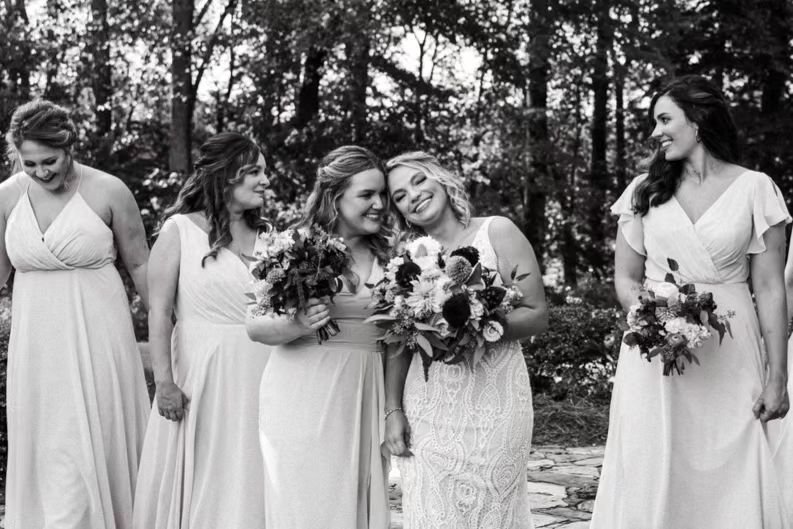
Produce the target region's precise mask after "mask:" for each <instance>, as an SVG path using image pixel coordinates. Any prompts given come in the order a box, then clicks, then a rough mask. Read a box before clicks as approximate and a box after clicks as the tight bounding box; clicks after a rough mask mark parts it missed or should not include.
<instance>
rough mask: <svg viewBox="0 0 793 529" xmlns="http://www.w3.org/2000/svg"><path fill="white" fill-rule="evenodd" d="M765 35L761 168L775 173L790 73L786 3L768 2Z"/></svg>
mask: <svg viewBox="0 0 793 529" xmlns="http://www.w3.org/2000/svg"><path fill="white" fill-rule="evenodd" d="M763 3H764V4H766V9H767V12H768V15H767V20H768V32H769V33H770V37H771V40H772V41H773V48H772V49H771V51H770V53H771V57H770V61H769V62H770V67H769V68H768V69H767V70H766V72H765V78H764V82H763V92H762V98H761V107H760V113H761V115H762V119H763V121H764V122H765V124H766V130H765V134H764V135H763V157H762V161H761V163H762V169H763V170H764V171H766V172H768V173H770V174H778V173H779V172H780V171H782V170H783V168H781V167H778V162H777V160H778V158H779V155H780V154H782V152H783V151H784V150H785V149H787V148H788V142H787V141H786V136H787V135H786V133H785V130H786V128H787V127H785V124H784V123H782V122H781V121H782V119H783V110H784V106H785V105H784V100H785V94H786V92H787V88H786V85H787V80H788V76H789V72H790V63H791V58H790V55H791V50H790V39H791V37H792V36H793V35H791V30H790V25H789V20H790V12H789V9H790V8H789V7H788V4H787V1H786V0H768V1H767V2H763Z"/></svg>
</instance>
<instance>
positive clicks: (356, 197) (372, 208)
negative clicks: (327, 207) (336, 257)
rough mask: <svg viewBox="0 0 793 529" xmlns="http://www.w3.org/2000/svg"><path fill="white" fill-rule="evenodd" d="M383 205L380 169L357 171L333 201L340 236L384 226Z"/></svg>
mask: <svg viewBox="0 0 793 529" xmlns="http://www.w3.org/2000/svg"><path fill="white" fill-rule="evenodd" d="M385 207H386V198H385V176H383V173H382V172H381V171H380V170H379V169H367V170H366V171H361V172H360V173H356V174H354V175H353V176H352V177H350V182H349V185H348V186H347V189H345V190H344V192H343V193H342V195H341V196H340V197H339V198H338V199H337V201H336V210H337V211H338V213H339V216H338V220H337V225H336V231H337V232H338V234H339V235H341V236H342V237H352V236H356V235H371V234H374V233H377V232H378V231H380V228H381V227H382V225H383V214H384V213H385Z"/></svg>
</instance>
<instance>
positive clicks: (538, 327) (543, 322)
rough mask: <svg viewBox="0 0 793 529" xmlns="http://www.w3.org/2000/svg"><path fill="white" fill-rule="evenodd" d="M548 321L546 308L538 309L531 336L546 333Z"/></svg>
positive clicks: (544, 306)
mask: <svg viewBox="0 0 793 529" xmlns="http://www.w3.org/2000/svg"><path fill="white" fill-rule="evenodd" d="M549 319H550V318H549V315H548V306H547V305H543V306H542V307H539V308H538V309H537V316H536V324H535V326H534V332H533V333H532V334H540V333H543V332H545V331H547V330H548V322H549Z"/></svg>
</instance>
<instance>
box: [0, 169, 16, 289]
mask: <svg viewBox="0 0 793 529" xmlns="http://www.w3.org/2000/svg"><path fill="white" fill-rule="evenodd" d="M16 182H17V177H16V176H12V177H11V178H9V179H7V180H6V181H4V182H2V183H0V289H1V288H3V286H4V285H5V284H6V281H8V277H9V276H10V275H11V269H12V268H13V267H12V266H11V260H10V259H9V258H8V252H7V251H6V224H7V221H8V216H9V215H10V214H11V210H12V209H13V208H14V205H16V203H17V201H18V200H19V195H20V189H19V186H18V185H17V183H16Z"/></svg>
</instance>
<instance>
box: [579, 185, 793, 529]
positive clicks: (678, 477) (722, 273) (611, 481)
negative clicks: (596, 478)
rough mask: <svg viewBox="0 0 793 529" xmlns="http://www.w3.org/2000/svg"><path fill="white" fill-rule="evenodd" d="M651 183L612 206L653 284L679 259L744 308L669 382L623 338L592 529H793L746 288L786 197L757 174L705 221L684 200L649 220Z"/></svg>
mask: <svg viewBox="0 0 793 529" xmlns="http://www.w3.org/2000/svg"><path fill="white" fill-rule="evenodd" d="M641 178H643V177H641V176H640V177H638V178H637V179H635V180H634V181H633V182H632V183H631V184H630V185H629V186H628V188H627V189H626V190H625V192H624V193H623V195H622V196H621V197H620V199H619V200H618V201H617V202H616V203H615V204H614V205H613V206H612V209H611V211H612V213H614V214H616V215H619V229H620V230H622V233H623V235H624V236H625V239H626V241H627V242H628V244H629V245H630V246H631V247H632V248H633V249H634V250H636V251H637V252H638V253H640V254H642V255H645V256H646V261H645V276H646V284H647V285H648V286H650V287H652V286H653V285H655V284H657V283H658V282H659V281H663V279H664V277H665V275H666V274H667V273H669V272H671V270H669V266H668V264H667V259H668V258H671V259H674V260H676V261H677V263H678V264H679V270H678V271H677V272H675V273H674V274H675V276H676V280H677V282H678V283H695V284H696V287H697V291H698V292H712V293H713V297H714V300H715V302H716V304H717V305H718V309H717V312H718V313H720V314H726V313H727V312H728V311H734V313H735V315H734V316H733V317H732V318H731V319H730V325H731V327H732V338H730V337H729V335H727V336H725V337H724V341H723V343H722V344H721V345H720V346H719V344H718V336H714V337H712V338H711V339H710V340H708V341H707V342H706V343H705V344H704V345H703V346H702V347H701V348H699V349H697V350H696V355H697V357H698V358H699V361H700V363H701V365H696V364H694V365H690V366H689V367H688V368H687V369H686V371H685V373H684V374H683V375H679V376H678V375H674V376H668V377H665V376H663V375H662V363H661V362H660V361H658V359H657V358H656V359H653V361H652V362H647V361H646V360H645V359H643V358H641V357H640V355H639V353H638V352H637V351H636V350H632V349H630V348H628V347H627V346H626V345H623V347H622V350H621V352H620V357H619V362H618V365H617V373H616V377H615V382H614V391H613V394H612V401H611V413H610V419H609V433H608V440H607V443H606V453H605V459H604V463H603V469H602V473H601V478H600V485H599V488H598V494H597V499H596V502H595V506H594V512H593V517H592V529H636V528H642V529H672V528H674V529H709V528H713V529H785V528H786V529H790V528H791V527H793V518H791V514H793V512H789V511H790V507H791V505H787V506H786V505H785V504H784V499H783V495H782V483H783V481H788V482H789V481H790V480H791V479H793V477H792V476H793V468H790V467H788V468H783V466H782V463H781V461H780V460H778V459H775V458H774V447H773V446H772V443H771V442H770V441H769V438H768V436H767V434H766V428H765V426H764V425H763V423H761V422H760V421H759V420H758V419H755V417H754V415H753V414H752V406H753V404H754V402H755V399H757V397H758V396H759V395H760V393H761V391H762V389H763V384H764V380H765V377H766V354H765V351H764V349H763V346H762V336H761V334H760V328H759V324H758V319H757V314H756V312H755V308H754V306H753V302H752V296H751V293H750V290H749V285H748V284H747V280H748V277H749V259H748V256H749V255H750V254H758V253H762V252H764V251H765V250H766V248H765V243H764V242H763V234H764V233H765V232H766V231H767V230H768V229H769V227H771V226H774V225H776V224H779V223H780V222H790V220H791V219H790V216H789V215H788V212H787V208H786V207H785V202H784V200H783V198H782V195H781V193H780V191H779V189H778V188H777V187H776V185H774V183H773V182H772V180H771V179H770V178H769V177H768V176H767V175H765V174H763V173H758V172H754V171H746V172H744V173H743V174H742V175H740V176H739V177H738V178H737V179H736V180H735V181H734V182H733V183H732V184H731V185H730V187H728V188H727V189H726V190H725V191H724V192H723V194H722V195H721V196H720V197H719V198H718V199H717V200H716V202H714V203H713V204H712V205H711V207H710V208H709V209H708V210H707V211H706V212H705V213H704V214H703V215H702V216H701V217H700V218H699V219H698V220H697V222H695V223H692V222H691V221H690V220H689V218H688V216H687V215H686V213H685V212H684V211H683V209H682V207H681V206H680V204H679V203H678V202H677V200H676V199H675V198H674V197H673V198H671V199H670V200H669V201H667V202H665V203H664V204H662V205H660V206H656V207H653V208H651V209H650V211H649V212H648V213H647V214H646V215H645V216H643V217H641V216H638V215H634V214H633V212H632V208H631V204H632V197H633V192H634V189H635V187H636V185H637V183H638V181H639V180H640V179H641ZM714 335H715V333H714ZM773 422H774V421H772V422H771V423H769V425H772V423H773ZM773 426H774V427H776V425H773Z"/></svg>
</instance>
